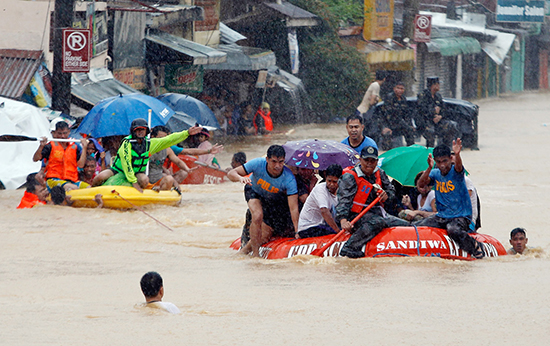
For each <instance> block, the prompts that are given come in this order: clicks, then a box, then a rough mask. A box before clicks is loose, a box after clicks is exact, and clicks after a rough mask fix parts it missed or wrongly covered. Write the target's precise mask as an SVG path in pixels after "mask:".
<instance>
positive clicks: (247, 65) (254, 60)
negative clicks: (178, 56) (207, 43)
mask: <svg viewBox="0 0 550 346" xmlns="http://www.w3.org/2000/svg"><path fill="white" fill-rule="evenodd" d="M218 50H219V51H220V52H224V53H226V54H227V60H226V61H225V62H222V63H219V64H210V65H204V69H205V70H233V71H258V70H264V69H267V68H268V67H270V66H274V65H275V64H276V63H277V61H276V58H275V53H273V52H272V51H270V50H266V49H262V48H255V47H244V46H238V45H237V44H220V45H218Z"/></svg>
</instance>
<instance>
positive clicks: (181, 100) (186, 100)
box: [157, 93, 220, 129]
mask: <svg viewBox="0 0 550 346" xmlns="http://www.w3.org/2000/svg"><path fill="white" fill-rule="evenodd" d="M157 98H158V99H159V100H160V101H162V102H164V103H165V104H166V105H168V106H169V107H170V108H172V109H173V110H175V111H177V112H182V113H185V114H187V115H189V116H191V117H192V118H194V119H195V122H197V123H199V124H201V125H206V126H212V127H215V128H217V129H219V128H220V124H219V123H218V120H217V119H216V116H215V115H214V112H212V111H211V110H210V108H208V106H207V105H206V104H205V103H203V102H202V101H199V100H197V99H196V98H194V97H191V96H189V95H184V94H175V93H167V94H162V95H160V96H158V97H157Z"/></svg>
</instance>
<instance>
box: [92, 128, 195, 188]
mask: <svg viewBox="0 0 550 346" xmlns="http://www.w3.org/2000/svg"><path fill="white" fill-rule="evenodd" d="M200 131H201V128H200V127H198V126H193V127H191V128H190V129H189V130H184V131H181V132H175V133H172V134H170V135H168V136H166V137H163V138H151V139H149V138H147V137H146V136H147V135H148V134H149V132H150V130H149V126H148V124H147V121H146V120H145V119H142V118H138V119H135V120H134V121H132V124H131V126H130V135H129V136H128V137H126V138H124V139H123V140H122V143H121V144H120V148H119V149H118V152H117V155H116V157H115V159H114V161H113V165H112V167H111V168H109V169H106V170H104V171H102V172H101V173H99V174H98V175H97V176H96V177H95V178H94V181H93V186H99V185H126V186H133V187H135V188H136V189H137V190H138V191H139V192H143V189H144V188H146V187H147V185H149V178H148V177H147V174H145V172H146V170H147V163H148V162H149V157H150V156H151V155H153V154H155V153H158V152H159V151H161V150H163V149H166V148H168V147H170V146H172V145H175V144H177V143H179V142H182V141H184V140H185V139H186V138H187V137H189V135H194V134H197V133H199V132H200Z"/></svg>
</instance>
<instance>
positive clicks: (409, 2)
mask: <svg viewBox="0 0 550 346" xmlns="http://www.w3.org/2000/svg"><path fill="white" fill-rule="evenodd" d="M419 10H420V1H419V0H404V2H403V32H402V33H401V39H402V40H403V39H405V38H408V39H409V42H410V43H414V42H413V36H414V17H415V16H416V15H417V14H418V11H419ZM403 43H404V42H403ZM413 71H414V70H412V71H410V72H408V73H405V74H404V78H403V79H404V80H403V82H404V83H405V85H407V96H412V95H413V93H412V91H413V89H412V86H413V84H414V83H415V79H414V72H413Z"/></svg>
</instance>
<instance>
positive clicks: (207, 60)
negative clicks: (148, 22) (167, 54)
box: [145, 29, 227, 65]
mask: <svg viewBox="0 0 550 346" xmlns="http://www.w3.org/2000/svg"><path fill="white" fill-rule="evenodd" d="M145 40H147V41H149V42H152V43H155V44H157V45H160V46H162V47H166V48H169V49H171V50H173V51H175V52H178V53H181V54H184V55H185V56H188V57H190V59H191V61H192V65H208V64H219V63H223V62H225V60H226V59H227V58H226V54H225V53H224V52H221V51H219V50H216V49H214V48H210V47H208V46H204V45H202V44H199V43H196V42H193V41H189V40H186V39H184V38H182V37H178V36H174V35H171V34H169V33H167V32H164V31H160V30H155V29H150V30H148V31H147V33H146V34H145ZM147 48H148V49H149V48H150V49H152V50H153V55H156V56H161V54H160V53H161V52H160V51H158V50H157V51H154V48H155V47H149V46H148V47H147Z"/></svg>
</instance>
